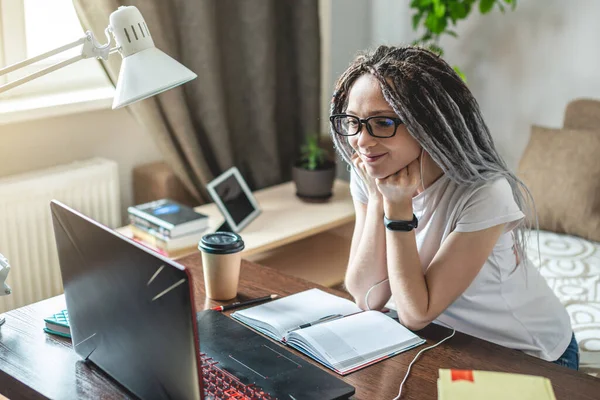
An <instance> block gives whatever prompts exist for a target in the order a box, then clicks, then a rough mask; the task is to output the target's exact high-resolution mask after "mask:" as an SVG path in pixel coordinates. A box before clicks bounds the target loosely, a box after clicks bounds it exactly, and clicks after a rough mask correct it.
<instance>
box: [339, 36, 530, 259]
mask: <svg viewBox="0 0 600 400" xmlns="http://www.w3.org/2000/svg"><path fill="white" fill-rule="evenodd" d="M364 74H371V75H372V76H373V77H375V79H377V81H378V82H379V85H380V87H381V91H382V93H383V97H384V98H385V100H386V101H387V103H388V104H389V105H390V106H391V107H392V109H393V110H394V112H395V113H396V114H397V115H398V117H399V118H400V119H402V121H403V123H404V124H405V126H406V128H407V130H408V132H409V134H410V135H411V136H412V137H413V138H414V139H415V140H416V141H417V142H418V143H419V144H420V145H421V146H422V147H423V148H424V149H425V151H427V153H428V154H429V155H430V156H431V158H432V159H433V160H434V161H435V162H436V163H437V165H439V166H440V168H441V169H442V170H443V172H444V173H445V174H446V175H447V176H448V178H449V179H451V180H452V181H454V182H456V183H457V184H461V185H475V184H482V183H485V182H490V181H493V180H496V179H498V178H500V177H504V178H506V179H507V180H508V182H509V184H510V186H511V188H512V192H513V197H514V199H515V201H516V203H517V205H518V206H519V208H520V209H521V210H522V212H523V213H524V214H525V216H526V218H525V220H524V221H521V222H520V223H519V225H518V226H517V227H516V228H515V244H516V249H517V252H518V255H519V257H521V260H525V259H526V258H525V257H526V242H527V234H526V230H527V229H531V227H532V224H533V222H534V221H535V225H536V228H537V225H538V223H537V215H536V212H535V203H534V201H533V197H532V196H531V193H530V192H529V189H527V187H526V186H525V184H524V183H523V182H522V181H521V180H520V179H519V178H517V176H516V175H515V174H514V173H512V172H511V171H509V169H508V167H507V165H506V162H505V161H504V160H503V159H502V157H501V156H500V154H499V153H498V151H497V150H496V146H495V145H494V141H493V139H492V136H491V134H490V131H489V129H488V127H487V125H486V124H485V121H484V120H483V117H482V115H481V110H480V108H479V104H478V103H477V101H476V100H475V98H474V97H473V94H472V93H471V91H470V90H469V88H468V87H467V86H466V85H465V83H464V82H463V81H462V79H461V78H460V77H459V76H458V74H457V73H456V72H455V71H454V70H453V69H452V67H450V65H448V64H447V63H446V62H445V61H444V60H443V59H442V58H441V57H440V56H438V55H437V54H435V53H433V52H431V51H429V50H427V49H424V48H421V47H415V46H406V47H388V46H380V47H378V48H377V49H376V50H375V51H374V52H372V53H364V54H360V55H358V56H357V57H356V59H355V60H354V61H353V62H352V63H351V64H350V66H349V67H348V69H346V71H345V72H344V73H343V74H342V75H341V76H340V78H339V79H338V81H337V83H336V85H335V90H334V93H333V98H332V101H331V114H332V115H333V114H341V113H344V112H345V110H346V107H347V105H348V95H349V93H350V89H351V88H352V85H353V84H354V82H356V80H357V79H358V78H359V77H360V76H362V75H364ZM330 134H331V136H332V139H333V143H334V145H335V148H336V150H337V152H338V153H339V154H340V156H341V157H342V159H343V160H344V161H346V163H347V164H348V165H349V166H350V167H351V168H352V162H351V161H350V159H351V156H352V152H353V149H352V147H351V146H350V144H349V143H348V139H347V138H346V137H342V136H340V135H338V134H336V133H335V131H334V130H333V128H331V129H330ZM358 176H360V175H358Z"/></svg>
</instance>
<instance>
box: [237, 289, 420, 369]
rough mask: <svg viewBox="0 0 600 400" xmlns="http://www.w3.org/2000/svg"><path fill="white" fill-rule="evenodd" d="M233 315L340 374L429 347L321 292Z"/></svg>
mask: <svg viewBox="0 0 600 400" xmlns="http://www.w3.org/2000/svg"><path fill="white" fill-rule="evenodd" d="M231 316H232V317H233V318H234V319H236V320H238V321H240V322H243V323H244V324H246V325H248V326H250V327H252V328H254V329H256V330H257V331H259V332H262V333H264V334H265V335H267V336H269V337H271V338H273V339H275V340H278V341H281V342H283V343H286V344H288V345H289V346H291V347H293V348H295V349H297V350H299V351H301V352H303V353H304V354H306V355H308V356H309V357H311V358H313V359H314V360H316V361H318V362H320V363H321V364H323V365H325V366H326V367H328V368H330V369H332V370H333V371H335V372H337V373H338V374H340V375H346V374H349V373H351V372H354V371H356V370H358V369H361V368H363V367H366V366H367V365H371V364H373V363H376V362H378V361H381V360H383V359H386V358H388V357H391V356H393V355H395V354H398V353H401V352H403V351H406V350H408V349H411V348H413V347H415V346H418V345H420V344H422V343H424V342H425V340H423V339H421V338H420V337H418V336H417V335H415V334H414V333H412V332H411V331H409V330H408V329H406V328H405V327H404V326H402V325H400V324H399V323H398V322H396V321H394V320H393V319H391V318H390V317H388V316H386V315H385V314H382V313H380V312H378V311H362V310H361V309H360V308H359V307H358V306H357V305H356V304H354V303H353V302H351V301H349V300H346V299H343V298H341V297H338V296H334V295H332V294H329V293H325V292H323V291H322V290H319V289H310V290H307V291H304V292H300V293H297V294H294V295H291V296H287V297H284V298H282V299H279V300H275V301H272V302H270V303H266V304H262V305H259V306H256V307H252V308H248V309H245V310H241V311H236V312H234V313H233V314H232V315H231ZM323 321H325V322H323ZM311 323H312V325H311V326H307V327H302V328H301V326H306V325H309V324H311Z"/></svg>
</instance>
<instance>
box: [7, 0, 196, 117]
mask: <svg viewBox="0 0 600 400" xmlns="http://www.w3.org/2000/svg"><path fill="white" fill-rule="evenodd" d="M104 33H105V35H106V38H107V39H108V42H107V43H106V44H103V45H101V44H99V43H98V41H97V40H96V38H95V37H94V34H93V33H92V32H90V31H87V32H86V33H85V37H83V38H81V39H79V40H77V41H75V42H72V43H69V44H66V45H64V46H62V47H59V48H57V49H54V50H50V51H48V52H46V53H44V54H40V55H39V56H36V57H32V58H30V59H28V60H25V61H21V62H19V63H16V64H13V65H10V66H8V67H6V68H3V69H1V70H0V76H2V75H4V74H7V73H9V72H13V71H16V70H18V69H20V68H23V67H25V66H27V65H30V64H33V63H35V62H38V61H41V60H43V59H46V58H48V57H50V56H53V55H55V54H58V53H62V52H63V51H65V50H68V49H71V48H73V47H76V46H79V45H83V46H82V49H81V54H79V55H77V56H75V57H72V58H69V59H68V60H64V61H62V62H59V63H56V64H54V65H52V66H50V67H47V68H44V69H42V70H40V71H37V72H34V73H32V74H30V75H27V76H24V77H23V78H20V79H17V80H15V81H14V82H11V83H7V84H5V85H3V86H0V93H2V92H5V91H7V90H9V89H12V88H14V87H16V86H19V85H22V84H24V83H26V82H29V81H31V80H33V79H35V78H38V77H40V76H43V75H46V74H48V73H50V72H52V71H56V70H57V69H60V68H63V67H66V66H67V65H70V64H73V63H74V62H77V61H79V60H82V59H84V58H92V57H94V58H98V59H100V58H101V59H103V60H108V56H109V55H110V54H113V53H116V52H119V53H120V54H121V57H123V62H122V64H121V70H120V72H119V79H118V81H117V88H116V91H115V97H114V100H113V105H112V108H113V109H117V108H121V107H125V106H127V105H129V104H131V103H134V102H136V101H139V100H143V99H146V98H148V97H150V96H154V95H155V94H158V93H161V92H164V91H165V90H169V89H172V88H174V87H176V86H179V85H181V84H183V83H185V82H188V81H190V80H192V79H194V78H196V76H197V75H196V74H195V73H193V72H192V71H190V70H189V69H187V68H186V67H184V66H183V65H181V64H180V63H178V62H177V61H175V60H174V59H172V58H171V57H169V56H168V55H166V54H165V53H163V52H162V51H160V50H158V49H157V48H156V47H154V41H153V40H152V36H151V35H150V31H149V30H148V27H147V26H146V22H145V21H144V18H143V17H142V14H141V13H140V12H139V10H138V9H137V8H136V7H133V6H130V7H119V8H118V9H117V11H114V12H113V13H112V14H111V15H110V19H109V25H108V27H107V28H106V29H105V31H104ZM111 34H112V36H113V37H114V39H115V42H116V45H115V47H111V46H110V45H111Z"/></svg>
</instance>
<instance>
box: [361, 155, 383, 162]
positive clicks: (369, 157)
mask: <svg viewBox="0 0 600 400" xmlns="http://www.w3.org/2000/svg"><path fill="white" fill-rule="evenodd" d="M386 154H387V153H378V154H368V155H367V154H361V155H362V158H363V160H364V161H365V162H366V163H368V164H375V163H377V162H378V161H380V160H381V159H383V157H384V156H385V155H386Z"/></svg>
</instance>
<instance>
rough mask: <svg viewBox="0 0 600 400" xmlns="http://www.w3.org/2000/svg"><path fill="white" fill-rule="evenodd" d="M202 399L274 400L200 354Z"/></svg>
mask: <svg viewBox="0 0 600 400" xmlns="http://www.w3.org/2000/svg"><path fill="white" fill-rule="evenodd" d="M200 358H201V360H202V376H203V381H204V382H203V383H204V398H205V399H206V400H221V399H223V400H274V398H273V397H271V396H270V395H269V394H268V393H265V392H263V391H262V390H261V389H260V388H259V387H257V386H256V385H253V384H250V385H245V384H243V383H242V382H240V381H239V379H238V378H237V377H235V376H234V375H232V374H230V373H228V372H227V371H225V370H222V369H220V368H219V367H217V366H216V364H217V363H218V362H217V361H214V360H213V359H212V358H210V357H207V356H206V354H203V353H200Z"/></svg>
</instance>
